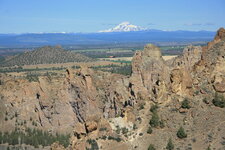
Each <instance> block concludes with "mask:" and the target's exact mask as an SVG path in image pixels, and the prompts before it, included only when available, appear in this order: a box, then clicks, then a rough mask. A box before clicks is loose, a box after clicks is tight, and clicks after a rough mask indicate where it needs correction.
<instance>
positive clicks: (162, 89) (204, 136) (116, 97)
mask: <svg viewBox="0 0 225 150" xmlns="http://www.w3.org/2000/svg"><path fill="white" fill-rule="evenodd" d="M224 40H225V30H224V29H223V28H221V29H219V30H218V32H217V35H216V36H215V39H214V40H213V41H212V42H209V43H208V45H207V46H204V47H200V46H188V47H186V48H185V49H184V51H183V54H182V55H181V56H178V57H176V58H173V59H171V60H168V61H164V60H163V58H162V55H161V52H160V49H159V48H158V47H156V46H154V45H152V44H148V45H146V46H145V47H144V50H143V51H137V52H136V53H135V55H134V57H133V60H132V75H131V76H130V77H126V76H123V75H118V74H111V73H107V72H101V71H94V70H92V69H90V68H87V67H85V66H82V67H81V68H80V69H76V70H75V69H67V70H65V72H64V73H63V75H56V76H39V77H38V80H37V81H28V80H27V79H26V78H25V77H19V78H15V77H13V76H11V75H8V74H0V110H1V113H0V122H1V124H0V128H1V130H2V131H11V130H12V129H14V128H15V127H17V123H18V122H23V121H26V125H25V126H24V127H30V128H38V129H41V130H45V131H49V132H53V133H55V132H57V133H70V134H71V143H70V146H69V147H68V149H79V150H83V149H87V148H91V147H92V148H93V147H95V148H96V147H97V148H98V149H105V150H110V149H118V150H120V149H121V150H122V149H123V150H126V149H127V150H128V149H147V147H148V145H149V144H150V143H152V144H154V145H155V146H156V148H157V149H164V148H165V147H166V145H165V141H167V140H168V139H169V138H172V140H173V141H174V145H175V147H176V148H180V149H190V145H191V146H192V148H193V149H206V148H207V147H208V146H209V145H211V146H212V147H213V148H215V149H224V144H221V143H224V133H225V128H224V125H225V124H224V122H225V119H224V118H225V115H224V114H225V110H224V108H218V107H215V106H214V105H213V100H214V99H215V97H214V95H215V93H216V94H219V95H220V96H221V97H222V96H225V41H224ZM184 99H188V100H189V102H190V104H188V105H190V107H188V108H187V107H186V106H182V105H183V104H182V103H181V101H183V100H184ZM153 104H157V105H158V109H157V111H158V114H157V118H158V120H160V127H156V128H154V129H153V133H152V134H148V133H147V130H148V128H149V120H150V119H151V117H152V116H153V115H154V113H155V111H154V113H153V111H149V110H150V108H151V106H152V105H153ZM15 114H16V115H15ZM5 117H7V118H9V119H7V120H6V119H5V120H4V118H5ZM33 122H34V123H33ZM180 126H184V127H185V129H186V130H188V136H187V138H186V139H185V140H182V139H181V140H178V139H177V137H176V132H177V130H178V128H179V127H180ZM51 148H52V149H60V148H62V147H61V145H59V143H55V144H53V145H52V146H51Z"/></svg>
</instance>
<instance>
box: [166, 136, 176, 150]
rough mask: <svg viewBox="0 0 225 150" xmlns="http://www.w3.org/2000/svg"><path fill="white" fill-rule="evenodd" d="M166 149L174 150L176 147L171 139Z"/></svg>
mask: <svg viewBox="0 0 225 150" xmlns="http://www.w3.org/2000/svg"><path fill="white" fill-rule="evenodd" d="M166 149H167V150H173V149H174V145H173V142H172V139H171V138H170V139H169V141H168V143H167V146H166Z"/></svg>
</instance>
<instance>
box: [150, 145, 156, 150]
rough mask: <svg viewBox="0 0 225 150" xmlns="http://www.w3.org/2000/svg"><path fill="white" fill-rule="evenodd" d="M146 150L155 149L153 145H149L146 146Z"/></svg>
mask: <svg viewBox="0 0 225 150" xmlns="http://www.w3.org/2000/svg"><path fill="white" fill-rule="evenodd" d="M148 150H156V149H155V147H154V145H153V144H150V145H149V146H148Z"/></svg>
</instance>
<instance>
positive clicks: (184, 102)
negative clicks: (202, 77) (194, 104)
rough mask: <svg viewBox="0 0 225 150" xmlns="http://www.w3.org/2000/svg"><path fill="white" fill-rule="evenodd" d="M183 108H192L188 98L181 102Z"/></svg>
mask: <svg viewBox="0 0 225 150" xmlns="http://www.w3.org/2000/svg"><path fill="white" fill-rule="evenodd" d="M181 108H185V109H190V108H191V106H190V102H189V101H188V99H186V98H185V99H184V100H183V102H182V103H181Z"/></svg>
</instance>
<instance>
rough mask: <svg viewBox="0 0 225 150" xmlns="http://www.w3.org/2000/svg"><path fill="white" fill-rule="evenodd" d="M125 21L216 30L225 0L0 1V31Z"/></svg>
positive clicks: (84, 27)
mask: <svg viewBox="0 0 225 150" xmlns="http://www.w3.org/2000/svg"><path fill="white" fill-rule="evenodd" d="M124 21H128V22H130V23H132V24H134V25H138V26H141V27H143V28H149V29H160V30H193V31H196V30H209V31H216V30H217V29H218V28H220V27H225V0H0V33H28V32H32V33H34V32H35V33H36V32H98V31H100V30H105V29H109V28H112V27H114V26H116V25H117V24H119V23H121V22H124Z"/></svg>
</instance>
